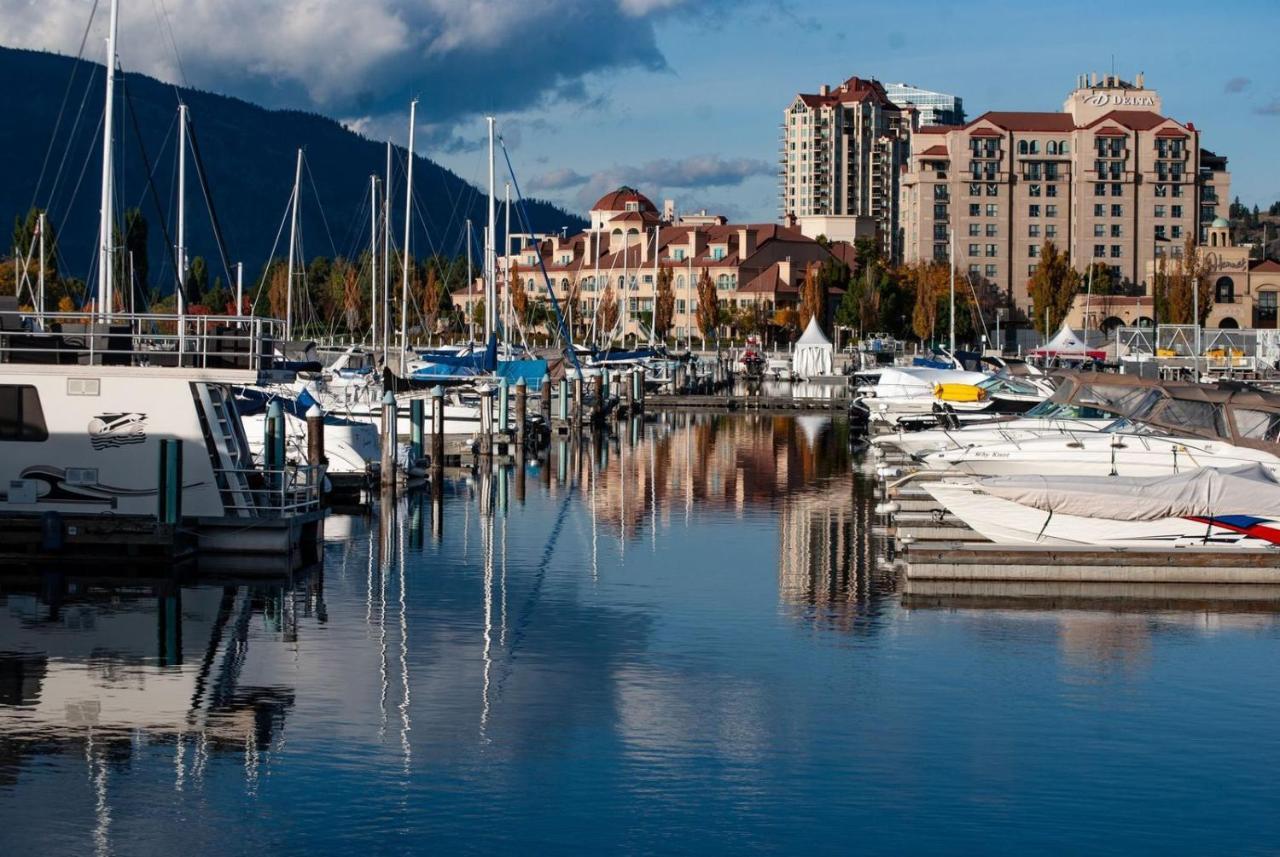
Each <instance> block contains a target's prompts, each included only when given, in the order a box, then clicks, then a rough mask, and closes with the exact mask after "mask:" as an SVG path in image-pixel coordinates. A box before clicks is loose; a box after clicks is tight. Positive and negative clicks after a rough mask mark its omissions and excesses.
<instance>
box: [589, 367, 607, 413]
mask: <svg viewBox="0 0 1280 857" xmlns="http://www.w3.org/2000/svg"><path fill="white" fill-rule="evenodd" d="M591 398H592V403H591V419H592V421H598V420H599V419H600V418H602V417H603V416H604V377H603V376H602V375H596V376H595V377H594V378H592V379H591Z"/></svg>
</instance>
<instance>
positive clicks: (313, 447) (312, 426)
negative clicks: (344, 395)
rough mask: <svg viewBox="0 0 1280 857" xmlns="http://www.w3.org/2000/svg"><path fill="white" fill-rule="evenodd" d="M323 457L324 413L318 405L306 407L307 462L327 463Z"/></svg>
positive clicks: (313, 463)
mask: <svg viewBox="0 0 1280 857" xmlns="http://www.w3.org/2000/svg"><path fill="white" fill-rule="evenodd" d="M328 463H329V462H328V461H327V460H325V457H324V413H323V412H322V411H321V410H320V406H319V405H312V406H311V407H309V408H307V464H310V465H313V466H316V467H318V466H320V465H322V464H328Z"/></svg>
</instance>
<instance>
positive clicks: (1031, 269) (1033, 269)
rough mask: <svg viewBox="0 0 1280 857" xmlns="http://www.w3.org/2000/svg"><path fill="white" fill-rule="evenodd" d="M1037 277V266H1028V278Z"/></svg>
mask: <svg viewBox="0 0 1280 857" xmlns="http://www.w3.org/2000/svg"><path fill="white" fill-rule="evenodd" d="M1035 275H1036V266H1035V265H1028V266H1027V276H1028V277H1034V276H1035Z"/></svg>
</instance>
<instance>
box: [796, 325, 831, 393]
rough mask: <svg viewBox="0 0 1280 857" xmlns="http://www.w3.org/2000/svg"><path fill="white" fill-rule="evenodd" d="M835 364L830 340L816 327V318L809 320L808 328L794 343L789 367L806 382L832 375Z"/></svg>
mask: <svg viewBox="0 0 1280 857" xmlns="http://www.w3.org/2000/svg"><path fill="white" fill-rule="evenodd" d="M834 364H835V349H834V348H832V347H831V340H830V339H827V337H826V335H825V334H824V333H823V332H822V328H821V327H819V326H818V318H817V316H814V317H813V318H811V319H809V326H808V327H806V328H805V329H804V334H803V335H802V336H801V337H800V339H799V340H798V341H797V342H796V350H795V353H794V354H793V355H792V357H791V367H792V369H793V370H794V371H795V373H796V374H797V375H799V376H800V377H801V378H803V379H805V380H808V379H810V378H819V377H822V376H824V375H830V374H832V367H833V366H834Z"/></svg>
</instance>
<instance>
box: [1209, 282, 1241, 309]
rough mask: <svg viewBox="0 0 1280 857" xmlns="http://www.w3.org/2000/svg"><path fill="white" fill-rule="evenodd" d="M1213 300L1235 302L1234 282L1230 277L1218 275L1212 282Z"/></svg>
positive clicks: (1223, 302) (1226, 302)
mask: <svg viewBox="0 0 1280 857" xmlns="http://www.w3.org/2000/svg"><path fill="white" fill-rule="evenodd" d="M1213 299H1214V301H1215V302H1216V303H1220V304H1233V303H1235V302H1236V284H1235V281H1234V280H1232V279H1231V278H1230V277H1218V282H1217V283H1215V284H1214V297H1213Z"/></svg>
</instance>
